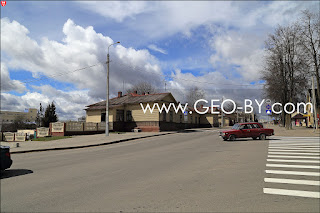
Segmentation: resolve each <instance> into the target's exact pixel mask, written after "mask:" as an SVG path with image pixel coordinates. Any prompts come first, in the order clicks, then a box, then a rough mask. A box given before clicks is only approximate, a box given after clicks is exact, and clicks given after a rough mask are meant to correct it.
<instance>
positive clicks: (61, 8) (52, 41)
mask: <svg viewBox="0 0 320 213" xmlns="http://www.w3.org/2000/svg"><path fill="white" fill-rule="evenodd" d="M319 7H320V6H319V3H318V2H316V1H314V2H312V1H308V2H292V1H282V2H279V1H268V2H265V1H259V2H258V1H257V2H252V1H244V2H238V1H236V2H231V1H228V2H217V1H212V2H196V1H194V2H193V1H187V2H183V1H177V2H170V1H164V2H154V1H152V2H144V1H138V2H133V1H123V2H112V1H98V2H84V1H79V2H77V1H57V2H54V1H47V2H41V1H32V2H25V1H7V5H6V6H5V7H1V100H2V101H1V108H2V109H3V110H23V109H25V108H28V107H38V105H39V103H40V102H42V103H43V104H44V105H45V104H48V103H49V102H51V101H53V100H54V101H55V102H56V103H57V108H58V110H59V112H60V118H61V119H76V118H78V117H81V116H82V115H84V111H83V109H84V108H85V106H86V105H89V104H92V103H94V102H96V101H100V100H102V99H104V97H105V75H106V74H105V73H106V68H105V66H104V65H102V64H100V65H97V66H96V67H93V68H89V69H86V70H82V71H77V72H72V71H74V70H76V69H79V68H82V67H86V66H90V65H94V64H97V63H102V62H103V61H105V60H106V52H107V46H108V45H110V44H111V43H112V42H116V41H120V42H121V44H120V45H115V46H113V47H111V48H110V57H111V60H112V62H111V64H110V68H111V74H110V75H111V76H110V77H111V79H112V80H111V82H110V89H111V96H114V95H116V93H117V91H119V90H123V85H124V84H125V88H129V87H130V86H131V85H132V84H135V83H137V82H141V81H148V82H150V83H152V84H153V85H154V86H155V87H157V88H158V89H159V91H161V90H163V89H164V81H166V84H167V89H168V90H169V91H171V92H172V93H173V94H174V95H175V97H176V99H178V100H181V101H183V98H184V93H185V92H186V91H187V90H188V89H189V88H190V87H193V86H198V87H199V88H201V89H203V90H205V91H206V94H207V95H208V98H210V93H211V92H212V91H216V90H217V89H226V86H224V85H241V84H243V85H247V84H251V85H252V87H254V88H257V89H258V88H261V86H259V85H260V84H261V83H262V82H261V79H260V77H261V67H262V65H263V54H264V41H265V39H266V38H267V35H268V33H272V31H273V30H274V28H275V27H276V26H277V25H278V24H280V25H285V24H288V23H290V22H292V21H295V20H297V19H298V18H299V16H300V12H301V10H302V9H309V10H311V11H313V12H316V11H319V9H320V8H319ZM61 73H62V74H63V73H68V74H66V75H61ZM43 77H46V78H43ZM26 82H27V83H26ZM196 82H204V83H196ZM205 82H210V84H206V83H205ZM214 83H216V85H215V84H214ZM229 87H230V86H229ZM233 88H236V86H234V87H233ZM241 88H247V87H241ZM224 95H228V94H223V96H224ZM229 95H230V94H229ZM242 95H243V96H245V93H244V94H242ZM237 96H239V95H237ZM70 97H72V98H70ZM11 103H19V104H15V105H14V106H12V105H11Z"/></svg>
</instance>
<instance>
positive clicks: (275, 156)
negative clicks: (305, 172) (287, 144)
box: [268, 155, 320, 159]
mask: <svg viewBox="0 0 320 213" xmlns="http://www.w3.org/2000/svg"><path fill="white" fill-rule="evenodd" d="M268 158H299V159H300V158H306V159H320V157H314V156H287V155H268Z"/></svg>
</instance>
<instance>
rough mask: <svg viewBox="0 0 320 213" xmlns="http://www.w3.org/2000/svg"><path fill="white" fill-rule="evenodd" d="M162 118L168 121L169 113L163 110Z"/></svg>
mask: <svg viewBox="0 0 320 213" xmlns="http://www.w3.org/2000/svg"><path fill="white" fill-rule="evenodd" d="M162 120H163V121H167V114H166V113H165V112H162Z"/></svg>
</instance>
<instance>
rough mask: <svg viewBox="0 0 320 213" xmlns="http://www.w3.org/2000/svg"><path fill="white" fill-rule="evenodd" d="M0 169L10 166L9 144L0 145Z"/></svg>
mask: <svg viewBox="0 0 320 213" xmlns="http://www.w3.org/2000/svg"><path fill="white" fill-rule="evenodd" d="M0 154H1V156H0V170H1V171H2V170H5V169H8V168H10V166H11V165H12V160H11V155H10V147H9V146H0Z"/></svg>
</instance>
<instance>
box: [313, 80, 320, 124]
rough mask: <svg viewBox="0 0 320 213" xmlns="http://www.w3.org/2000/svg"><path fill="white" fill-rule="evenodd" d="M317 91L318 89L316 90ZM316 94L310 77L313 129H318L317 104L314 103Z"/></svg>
mask: <svg viewBox="0 0 320 213" xmlns="http://www.w3.org/2000/svg"><path fill="white" fill-rule="evenodd" d="M318 89H319V88H318ZM316 102H317V101H316V93H315V89H314V79H313V76H312V103H313V118H314V128H315V129H318V121H317V107H316V106H317V103H316Z"/></svg>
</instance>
